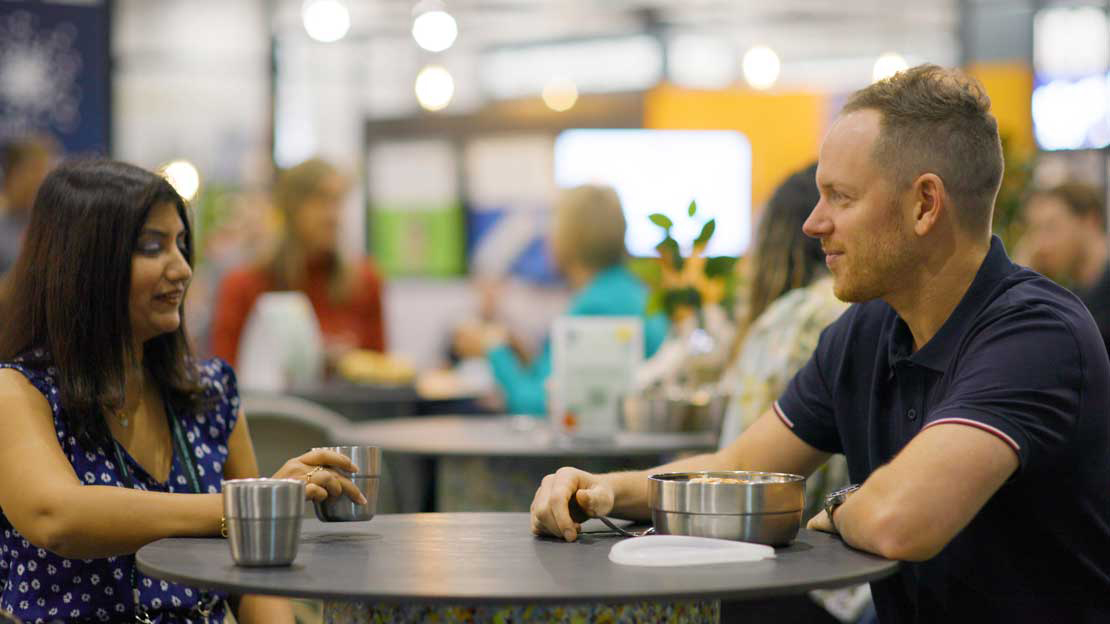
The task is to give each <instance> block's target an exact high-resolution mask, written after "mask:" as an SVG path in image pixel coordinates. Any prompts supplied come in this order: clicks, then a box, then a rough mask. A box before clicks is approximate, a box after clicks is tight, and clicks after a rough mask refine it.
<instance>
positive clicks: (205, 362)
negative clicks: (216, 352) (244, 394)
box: [196, 357, 239, 394]
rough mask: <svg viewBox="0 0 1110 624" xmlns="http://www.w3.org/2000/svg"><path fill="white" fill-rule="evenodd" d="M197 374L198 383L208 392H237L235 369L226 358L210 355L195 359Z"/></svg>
mask: <svg viewBox="0 0 1110 624" xmlns="http://www.w3.org/2000/svg"><path fill="white" fill-rule="evenodd" d="M196 366H197V374H198V376H199V377H200V385H201V387H203V388H204V389H205V391H206V392H207V393H209V394H225V393H227V392H228V391H234V392H235V393H236V394H237V393H238V387H239V385H238V382H237V381H236V379H235V369H234V368H232V367H231V364H228V363H227V360H225V359H223V358H221V357H210V358H207V359H201V360H197V363H196Z"/></svg>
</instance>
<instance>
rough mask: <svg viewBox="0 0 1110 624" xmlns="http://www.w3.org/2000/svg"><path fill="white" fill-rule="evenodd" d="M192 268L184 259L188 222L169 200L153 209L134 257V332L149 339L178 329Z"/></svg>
mask: <svg viewBox="0 0 1110 624" xmlns="http://www.w3.org/2000/svg"><path fill="white" fill-rule="evenodd" d="M192 276H193V271H192V269H191V268H189V263H188V262H186V260H185V224H184V223H182V222H181V217H180V216H179V215H178V214H177V207H176V206H174V205H173V204H170V203H163V204H158V205H157V206H155V207H154V208H152V209H151V211H150V216H149V217H147V220H146V223H144V224H143V229H142V230H141V231H140V232H139V238H138V240H137V241H136V243H135V250H134V252H133V254H132V256H131V299H130V301H129V309H130V314H131V332H132V334H133V335H134V337H135V339H136V340H138V341H140V342H146V341H147V340H150V339H151V338H154V337H156V336H160V335H161V334H165V333H169V332H173V331H176V330H177V328H178V327H179V326H180V325H181V303H182V301H183V300H184V299H185V289H186V288H187V287H188V286H189V279H190V278H192Z"/></svg>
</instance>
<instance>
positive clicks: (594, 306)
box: [454, 185, 667, 415]
mask: <svg viewBox="0 0 1110 624" xmlns="http://www.w3.org/2000/svg"><path fill="white" fill-rule="evenodd" d="M624 233H625V220H624V213H623V211H622V210H621V203H620V198H619V197H617V193H616V191H614V190H613V189H612V188H609V187H605V186H591V185H587V186H579V187H576V188H573V189H569V190H565V191H562V192H561V193H560V195H559V197H558V199H557V200H556V202H555V210H554V222H553V224H552V230H551V233H550V237H549V240H548V242H549V245H550V249H551V255H552V257H553V258H554V261H555V265H556V268H557V269H558V270H559V272H560V273H561V274H562V275H563V276H564V277H565V278H566V280H567V282H568V284H569V285H570V287H571V288H572V289H574V291H575V295H574V298H573V300H572V301H571V304H570V308H569V309H568V310H567V312H566V314H567V315H570V316H639V317H642V318H643V319H644V355H645V356H646V357H650V356H651V355H652V354H653V353H655V351H656V350H657V349H658V348H659V345H660V344H661V343H662V342H663V338H664V337H665V336H666V333H667V323H666V321H665V320H664V319H663V318H662V317H661V316H650V317H649V316H647V315H646V312H645V311H646V308H647V297H648V292H647V287H646V286H645V285H644V284H643V283H642V282H641V281H640V280H639V278H637V277H636V276H635V275H633V274H632V272H631V271H629V270H628V269H627V268H625V267H624V266H623V264H622V263H623V262H624V260H625V257H626V256H627V250H626V249H625V247H624ZM454 351H455V353H457V354H458V355H459V356H461V357H464V358H466V357H476V356H481V355H483V354H484V355H485V356H486V358H487V359H488V361H489V363H490V366H491V367H492V369H493V375H494V377H495V378H496V379H497V383H498V385H499V386H500V388H501V390H502V392H503V393H504V395H505V404H506V410H507V411H508V412H509V413H512V414H533V415H543V414H545V413H546V412H547V404H546V401H547V392H546V389H545V382H546V381H547V378H548V377H549V376H550V375H551V345H550V341H544V345H543V350H542V352H541V353H540V354H539V355H538V356H537V357H535V358H534V359H533V360H532V361H531V362H530V363H525V362H523V361H522V360H521V358H520V357H519V355H518V354H517V352H516V351H514V350H513V349H512V348H511V347H510V346H509V334H508V331H507V330H506V329H505V328H504V327H502V326H500V325H497V324H495V323H485V324H472V325H469V326H464V327H461V328H459V329H458V330H456V332H455V345H454Z"/></svg>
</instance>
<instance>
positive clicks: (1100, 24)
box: [1033, 4, 1110, 150]
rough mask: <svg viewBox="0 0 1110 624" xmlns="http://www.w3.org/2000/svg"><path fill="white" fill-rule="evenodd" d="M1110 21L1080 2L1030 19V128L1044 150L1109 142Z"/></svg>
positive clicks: (1043, 11) (1093, 146)
mask: <svg viewBox="0 0 1110 624" xmlns="http://www.w3.org/2000/svg"><path fill="white" fill-rule="evenodd" d="M1108 70H1110V21H1108V20H1107V15H1106V10H1105V9H1103V8H1101V7H1096V6H1089V5H1083V4H1075V5H1066V4H1065V5H1058V6H1049V7H1046V8H1043V9H1041V10H1039V11H1037V14H1036V16H1035V17H1034V19H1033V72H1034V78H1033V132H1034V134H1035V135H1036V138H1037V144H1038V145H1039V146H1040V147H1041V148H1042V149H1046V150H1069V149H1098V148H1103V147H1106V146H1108V145H1110V73H1108Z"/></svg>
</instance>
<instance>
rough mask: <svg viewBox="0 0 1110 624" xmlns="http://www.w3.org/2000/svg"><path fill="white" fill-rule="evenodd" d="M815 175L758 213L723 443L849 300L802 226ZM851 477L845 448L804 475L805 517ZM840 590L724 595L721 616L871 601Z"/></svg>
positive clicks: (789, 183)
mask: <svg viewBox="0 0 1110 624" xmlns="http://www.w3.org/2000/svg"><path fill="white" fill-rule="evenodd" d="M816 175H817V166H816V165H811V166H809V167H807V168H805V169H802V170H801V171H797V172H795V173H793V174H792V175H790V176H788V177H787V178H786V180H784V181H783V182H782V184H781V185H780V186H779V187H778V188H777V189H776V190H775V192H774V194H773V195H772V196H771V200H770V201H769V202H768V203H767V207H766V208H765V209H764V211H763V216H762V218H761V219H760V222H759V230H758V232H757V233H756V240H755V250H754V254H753V257H752V264H751V266H750V267H749V269H750V271H751V284H750V287H749V291H748V299H747V301H746V310H745V313H744V314H743V315H741V317H740V318H741V323H740V331H739V335H738V338H737V347H738V348H737V354H736V357H735V358H734V359H733V362H732V365H731V366H730V367H729V369H728V371H726V373H725V374H724V376H723V377H722V380H721V384H720V385H721V391H722V392H723V393H724V394H728V395H731V396H732V397H733V398H732V400H731V401H730V403H729V406H728V409H727V411H726V413H725V421H724V424H723V426H722V430H721V438H720V440H721V445H722V446H724V445H727V444H729V443H731V442H732V441H733V440H735V439H736V437H737V436H739V435H740V432H741V431H743V430H744V429H746V428H747V427H748V426H749V425H751V424H752V423H753V422H755V420H756V419H757V418H758V417H759V415H760V414H762V413H764V412H765V411H767V410H769V409H771V405H772V403H774V401H775V400H776V399H777V398H778V397H779V395H781V394H782V392H783V391H784V390H785V389H786V384H787V382H789V381H790V379H791V378H792V377H793V376H794V373H796V372H797V371H798V369H800V368H801V367H802V365H804V364H805V363H806V361H807V360H808V359H809V358H810V356H811V355H812V354H813V351H814V349H816V348H817V339H818V337H819V336H820V335H821V331H822V330H823V329H825V327H827V326H828V325H829V324H831V323H832V322H833V321H835V320H836V319H837V318H839V317H840V314H841V313H842V312H843V311H844V310H845V309H846V308H847V307H848V305H847V304H846V303H844V302H842V301H840V300H839V299H837V298H836V295H834V294H833V286H832V277H831V275H829V271H828V268H827V267H826V266H825V254H824V252H823V251H822V250H821V242H820V241H819V240H817V239H815V238H809V237H807V236H806V235H805V234H804V233H803V232H802V223H804V222H805V220H806V218H807V217H809V213H810V212H812V211H813V207H814V206H816V205H817V201H818V199H820V194H819V192H818V190H817V181H816ZM847 484H848V467H847V464H846V463H845V461H844V456H843V455H836V456H834V457H832V458H831V459H829V461H827V462H825V465H823V466H822V467H821V468H820V469H819V470H817V471H816V472H814V473H813V475H811V476H810V477H809V478H808V479H807V480H806V496H805V500H806V514H805V515H806V518H807V519H808V518H810V517H812V516H813V515H814V514H815V513H817V511H819V510H820V509H821V503H822V501H824V500H825V494H827V493H829V492H832V491H834V490H835V489H838V488H839V487H842V486H844V485H847ZM836 591H837V592H839V593H838V594H837V595H835V596H829V595H827V594H816V595H814V596H813V597H814V601H810V600H807V599H804V598H797V599H776V600H771V601H765V602H762V603H759V604H745V605H740V606H735V605H732V604H729V603H725V604H724V605H723V607H722V619H727V618H728V617H730V616H732V615H735V614H734V613H733V609H737V610H738V611H739V612H741V613H743V614H744V617H745V618H746V619H748V620H749V621H752V622H761V621H805V622H835V621H836V620H835V619H834V617H833V615H830V614H829V613H834V614H836V616H837V617H840V619H841V621H852V620H853V618H855V617H856V616H858V615H859V610H860V609H862V608H863V607H864V606H865V605H866V604H867V603H868V602H869V594H868V593H867V592H866V590H859V589H858V588H846V589H844V590H836ZM819 605H820V606H819ZM821 609H824V610H826V611H828V612H829V613H825V612H823V611H821ZM757 614H758V615H757ZM763 614H766V615H767V617H766V618H764V617H763ZM841 616H843V617H841ZM791 617H793V618H794V619H790V618H791Z"/></svg>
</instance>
